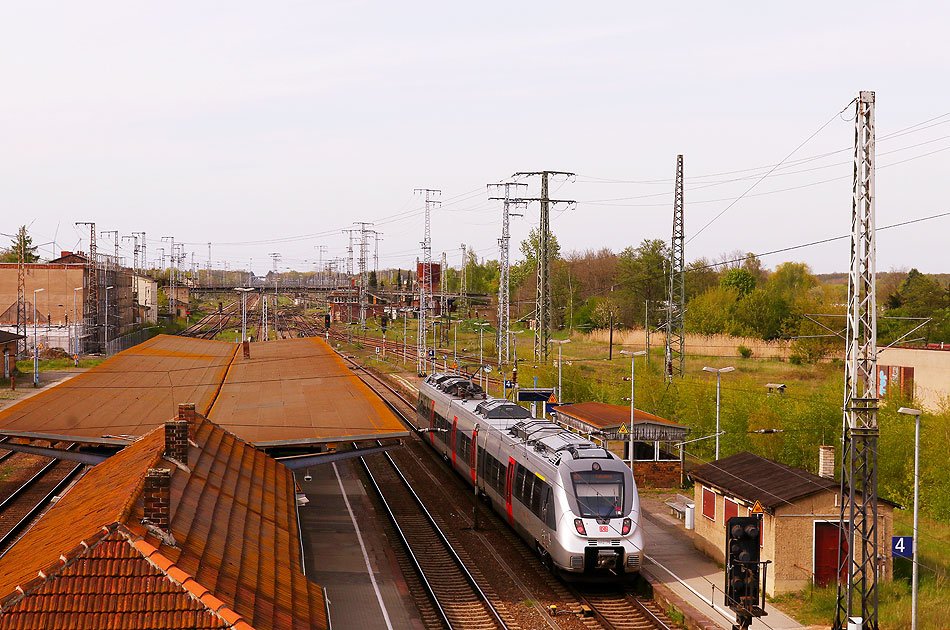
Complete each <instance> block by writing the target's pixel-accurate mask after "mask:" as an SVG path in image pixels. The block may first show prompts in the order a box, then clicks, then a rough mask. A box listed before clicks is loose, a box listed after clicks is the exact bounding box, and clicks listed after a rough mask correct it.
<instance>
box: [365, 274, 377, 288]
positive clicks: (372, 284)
mask: <svg viewBox="0 0 950 630" xmlns="http://www.w3.org/2000/svg"><path fill="white" fill-rule="evenodd" d="M367 284H369V288H370V289H375V288H376V286H377V280H376V272H375V271H370V272H369V280H368V281H367Z"/></svg>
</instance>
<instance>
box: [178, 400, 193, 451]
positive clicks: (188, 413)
mask: <svg viewBox="0 0 950 630" xmlns="http://www.w3.org/2000/svg"><path fill="white" fill-rule="evenodd" d="M178 420H179V421H184V422H187V423H188V439H189V440H194V439H195V425H197V424H198V414H197V413H196V412H195V403H179V405H178ZM180 461H181V462H182V463H183V464H187V463H188V462H186V461H185V460H180Z"/></svg>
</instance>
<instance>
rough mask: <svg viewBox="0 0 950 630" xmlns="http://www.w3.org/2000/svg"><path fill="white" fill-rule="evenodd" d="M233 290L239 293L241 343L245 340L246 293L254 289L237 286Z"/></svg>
mask: <svg viewBox="0 0 950 630" xmlns="http://www.w3.org/2000/svg"><path fill="white" fill-rule="evenodd" d="M234 290H235V291H238V292H239V293H240V294H241V343H244V342H245V341H247V294H248V293H249V292H250V291H253V290H254V289H252V288H250V287H237V288H236V289H234Z"/></svg>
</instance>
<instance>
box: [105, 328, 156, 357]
mask: <svg viewBox="0 0 950 630" xmlns="http://www.w3.org/2000/svg"><path fill="white" fill-rule="evenodd" d="M151 336H152V335H151V329H150V328H143V329H142V330H136V331H135V332H133V333H129V334H127V335H123V336H121V337H116V338H115V339H110V340H109V342H108V343H106V356H110V357H111V356H112V355H113V354H117V353H119V352H122V351H123V350H128V349H129V348H131V347H132V346H137V345H138V344H140V343H142V342H143V341H147V340H148V339H149V338H150V337H151Z"/></svg>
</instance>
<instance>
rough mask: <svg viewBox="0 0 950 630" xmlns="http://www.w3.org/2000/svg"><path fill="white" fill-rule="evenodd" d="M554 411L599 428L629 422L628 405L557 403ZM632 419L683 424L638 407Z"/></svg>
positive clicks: (635, 420)
mask: <svg viewBox="0 0 950 630" xmlns="http://www.w3.org/2000/svg"><path fill="white" fill-rule="evenodd" d="M554 411H556V412H557V413H563V414H565V415H568V416H571V417H572V418H576V419H578V420H580V421H582V422H584V423H586V424H589V425H592V426H595V427H598V428H600V429H609V428H614V427H619V426H620V425H622V424H625V423H627V424H629V422H630V407H624V406H622V405H610V404H607V403H602V402H582V403H572V404H568V405H559V406H558V407H556V408H555V409H554ZM633 420H634V423H636V424H639V423H641V422H653V423H656V424H664V425H668V426H674V427H682V426H683V425H681V424H677V423H676V422H673V421H671V420H666V419H664V418H661V417H659V416H654V415H653V414H652V413H647V412H645V411H641V410H640V409H636V410H634V416H633ZM683 428H686V427H683Z"/></svg>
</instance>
